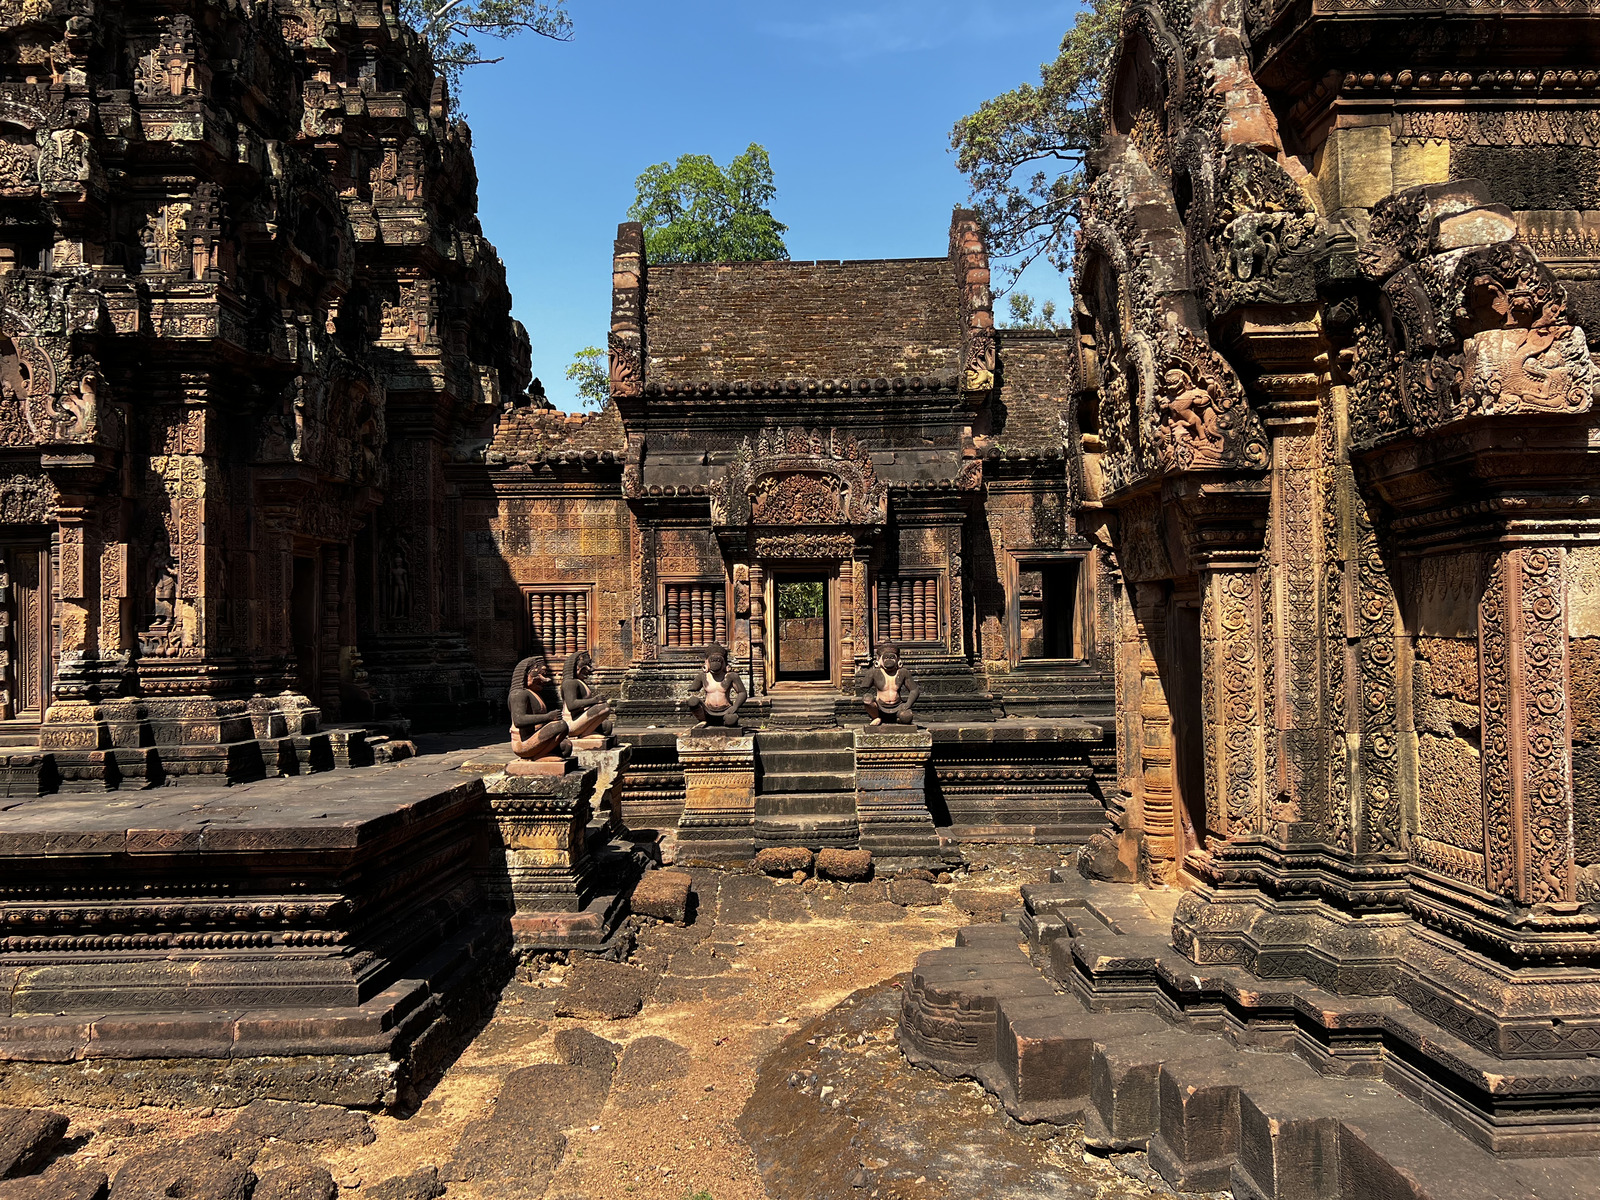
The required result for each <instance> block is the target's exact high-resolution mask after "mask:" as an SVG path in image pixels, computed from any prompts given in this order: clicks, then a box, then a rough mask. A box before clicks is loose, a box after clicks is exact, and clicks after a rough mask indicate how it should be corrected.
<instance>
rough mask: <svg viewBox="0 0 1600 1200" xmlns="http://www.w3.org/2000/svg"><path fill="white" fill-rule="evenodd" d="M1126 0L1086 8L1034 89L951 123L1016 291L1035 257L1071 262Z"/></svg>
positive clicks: (997, 254)
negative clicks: (1089, 160) (1087, 171)
mask: <svg viewBox="0 0 1600 1200" xmlns="http://www.w3.org/2000/svg"><path fill="white" fill-rule="evenodd" d="M1123 2H1124V0H1086V3H1087V6H1086V7H1085V8H1084V9H1083V11H1082V12H1080V13H1079V14H1078V18H1077V20H1076V22H1075V23H1074V24H1073V26H1072V28H1071V29H1069V30H1068V31H1067V34H1066V36H1065V37H1064V38H1062V39H1061V49H1060V51H1059V52H1058V53H1057V55H1056V58H1055V61H1054V62H1049V63H1045V64H1044V65H1043V66H1041V67H1040V68H1039V75H1040V82H1039V85H1038V86H1037V87H1035V86H1033V85H1032V84H1026V83H1025V84H1023V85H1022V86H1021V87H1018V88H1015V89H1013V90H1012V91H1009V92H1006V93H1005V94H1004V95H1000V96H996V97H995V98H994V99H993V100H986V101H984V102H983V104H982V105H981V106H980V107H979V109H978V111H977V112H975V113H973V114H972V115H971V116H967V117H963V118H961V120H959V121H957V122H956V125H955V128H954V129H952V130H951V131H950V147H951V149H953V150H954V151H955V154H956V166H957V167H958V168H959V169H960V171H961V173H962V174H963V175H965V176H966V177H967V181H968V182H969V183H970V184H971V186H972V195H973V200H974V201H975V203H976V205H977V208H978V211H979V212H980V213H981V214H982V216H983V219H984V221H985V223H986V224H987V225H988V229H989V252H990V254H991V255H992V256H993V257H994V258H996V259H1001V260H1007V261H1006V263H1005V266H1004V267H1003V268H1002V269H1003V271H1004V273H1005V275H1006V276H1007V277H1008V279H1009V282H1011V283H1015V282H1016V279H1017V276H1019V275H1020V274H1021V273H1022V271H1023V269H1024V268H1026V267H1027V266H1028V264H1029V263H1031V262H1033V261H1034V260H1036V259H1038V258H1039V257H1040V256H1041V255H1042V256H1044V258H1045V260H1046V261H1048V262H1050V263H1053V264H1054V265H1055V266H1056V267H1057V268H1058V269H1060V270H1063V271H1064V270H1066V269H1067V267H1068V266H1069V265H1070V263H1071V257H1072V241H1073V230H1074V228H1075V226H1076V223H1077V211H1078V207H1077V201H1078V196H1079V193H1080V192H1081V191H1082V190H1083V185H1084V167H1085V165H1086V159H1087V157H1088V154H1089V151H1090V150H1092V149H1093V148H1094V147H1095V145H1096V144H1098V142H1099V140H1100V134H1101V131H1102V127H1103V125H1104V123H1105V118H1104V113H1103V110H1102V108H1101V97H1102V95H1103V94H1104V91H1105V86H1106V83H1107V79H1108V76H1109V75H1110V73H1111V69H1112V67H1113V66H1114V65H1115V61H1116V60H1115V54H1116V49H1117V30H1118V27H1119V25H1120V23H1121V20H1122V8H1123Z"/></svg>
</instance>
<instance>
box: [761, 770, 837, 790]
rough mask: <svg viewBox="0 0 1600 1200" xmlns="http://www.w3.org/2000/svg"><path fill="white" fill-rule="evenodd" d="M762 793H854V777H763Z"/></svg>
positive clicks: (808, 775) (810, 775)
mask: <svg viewBox="0 0 1600 1200" xmlns="http://www.w3.org/2000/svg"><path fill="white" fill-rule="evenodd" d="M760 790H761V791H762V792H767V793H779V792H854V791H855V790H856V780H855V776H854V775H812V774H806V775H787V774H784V775H765V774H764V775H763V776H762V778H761V788H760Z"/></svg>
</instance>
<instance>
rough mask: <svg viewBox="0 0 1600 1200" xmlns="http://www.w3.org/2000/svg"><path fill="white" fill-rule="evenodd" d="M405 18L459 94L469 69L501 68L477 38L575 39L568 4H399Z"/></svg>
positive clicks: (512, 0) (411, 0)
mask: <svg viewBox="0 0 1600 1200" xmlns="http://www.w3.org/2000/svg"><path fill="white" fill-rule="evenodd" d="M400 19H401V20H403V21H405V22H406V24H408V25H410V26H411V28H413V29H415V30H416V31H417V32H418V33H420V34H421V35H422V36H423V37H424V38H425V39H426V40H427V42H428V47H429V49H431V50H432V51H433V63H434V66H435V67H437V68H438V69H439V72H440V73H441V74H442V75H444V76H445V78H447V79H448V80H449V81H450V90H451V91H452V92H453V91H455V88H456V85H457V84H458V83H459V82H460V81H461V72H462V71H463V70H465V69H466V68H467V67H476V66H479V65H480V64H483V63H496V62H499V61H500V59H499V58H498V57H495V58H486V57H484V55H483V52H482V51H481V50H479V49H478V44H477V42H475V41H473V39H474V38H476V37H491V38H496V39H498V40H500V41H504V40H505V39H506V38H509V37H515V36H516V35H517V34H519V33H536V34H538V35H539V36H540V37H547V38H551V39H553V40H555V41H558V42H569V41H571V40H572V18H571V17H570V16H569V15H568V14H567V0H554V3H548V4H547V3H544V2H543V0H400Z"/></svg>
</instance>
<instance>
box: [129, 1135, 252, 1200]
mask: <svg viewBox="0 0 1600 1200" xmlns="http://www.w3.org/2000/svg"><path fill="white" fill-rule="evenodd" d="M255 1185H256V1173H255V1172H254V1171H252V1170H251V1169H250V1163H249V1155H248V1152H246V1153H245V1154H244V1155H240V1156H237V1157H235V1156H234V1155H233V1154H232V1148H231V1147H230V1146H229V1144H228V1143H227V1142H226V1141H225V1140H224V1139H222V1138H211V1137H197V1138H190V1139H188V1140H187V1141H183V1142H179V1143H178V1144H177V1145H175V1146H168V1147H165V1148H163V1149H160V1150H150V1151H147V1152H146V1153H144V1154H136V1155H134V1156H133V1157H132V1158H130V1159H129V1160H128V1161H127V1162H125V1163H124V1164H123V1165H122V1169H121V1170H119V1171H118V1172H117V1175H116V1178H115V1179H114V1180H113V1181H112V1183H111V1200H170V1198H171V1197H174V1196H184V1197H195V1198H196V1200H198V1198H199V1197H201V1196H204V1197H205V1200H249V1196H250V1193H251V1191H252V1190H253V1189H254V1188H255Z"/></svg>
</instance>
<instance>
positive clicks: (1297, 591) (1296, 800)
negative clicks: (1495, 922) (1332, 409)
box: [1257, 373, 1328, 842]
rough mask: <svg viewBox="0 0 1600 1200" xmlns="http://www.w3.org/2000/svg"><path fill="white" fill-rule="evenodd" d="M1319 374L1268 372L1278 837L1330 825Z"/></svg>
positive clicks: (1267, 613) (1262, 384)
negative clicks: (1318, 423) (1318, 432)
mask: <svg viewBox="0 0 1600 1200" xmlns="http://www.w3.org/2000/svg"><path fill="white" fill-rule="evenodd" d="M1319 381H1320V377H1319V376H1318V375H1316V374H1312V373H1306V374H1299V375H1277V376H1263V377H1262V378H1261V379H1260V380H1258V381H1257V386H1258V387H1259V388H1261V389H1262V390H1264V391H1268V392H1269V395H1270V396H1271V401H1270V403H1268V404H1266V405H1264V406H1263V408H1264V410H1265V411H1264V414H1263V418H1264V419H1263V424H1264V425H1265V426H1266V430H1267V433H1268V435H1269V436H1270V437H1271V439H1272V464H1273V467H1272V501H1271V506H1272V507H1271V512H1272V516H1271V529H1270V532H1269V535H1268V559H1267V562H1266V563H1265V564H1264V566H1265V572H1266V575H1267V576H1268V582H1269V587H1268V591H1267V595H1266V596H1265V597H1264V599H1265V601H1266V604H1265V607H1264V610H1263V618H1264V619H1265V621H1266V624H1267V626H1268V628H1269V629H1270V630H1271V634H1272V640H1271V645H1270V646H1269V647H1267V650H1266V652H1267V653H1270V654H1271V656H1272V662H1271V671H1270V679H1271V681H1272V685H1273V686H1272V691H1271V693H1270V694H1269V695H1267V696H1266V697H1265V701H1266V703H1267V704H1268V705H1269V707H1270V713H1269V726H1268V727H1269V730H1270V738H1271V742H1270V745H1269V747H1268V748H1269V750H1270V751H1271V752H1272V754H1271V756H1272V758H1273V759H1274V760H1275V761H1274V764H1273V765H1274V767H1275V770H1274V771H1273V774H1272V777H1271V778H1270V779H1268V780H1266V787H1267V793H1268V796H1269V797H1270V802H1269V804H1268V806H1267V808H1266V811H1265V813H1264V814H1263V815H1264V820H1263V824H1262V832H1264V833H1266V834H1267V835H1268V836H1269V837H1272V838H1275V839H1277V840H1279V841H1283V842H1287V841H1291V840H1297V841H1298V840H1311V841H1317V840H1320V837H1321V834H1322V831H1323V829H1324V828H1325V827H1326V824H1327V807H1328V767H1327V754H1328V722H1327V716H1326V712H1325V695H1326V689H1325V684H1324V677H1325V671H1326V669H1325V665H1324V651H1325V649H1326V643H1325V641H1324V638H1323V623H1324V617H1323V610H1324V605H1325V601H1324V597H1323V591H1322V584H1323V578H1322V570H1321V563H1322V560H1323V547H1322V535H1323V527H1322V471H1321V470H1320V469H1319V463H1318V455H1317V452H1318V445H1319V442H1318V436H1317V414H1318V410H1319V405H1318V402H1317V388H1318V384H1319Z"/></svg>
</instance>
